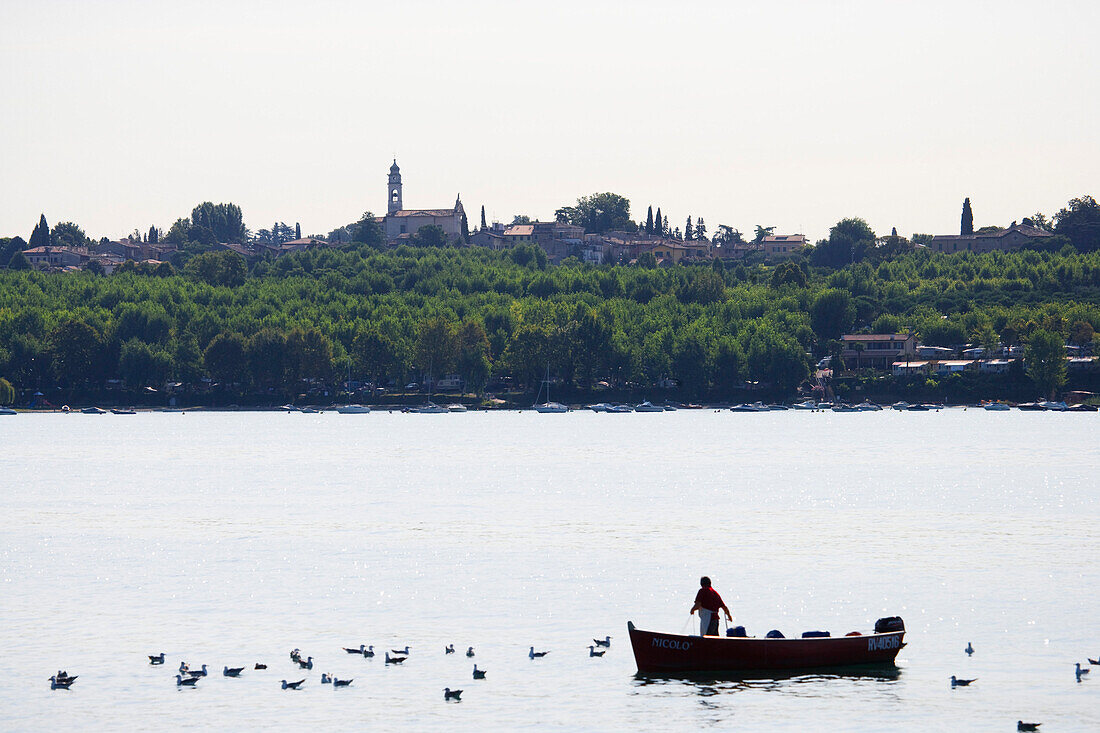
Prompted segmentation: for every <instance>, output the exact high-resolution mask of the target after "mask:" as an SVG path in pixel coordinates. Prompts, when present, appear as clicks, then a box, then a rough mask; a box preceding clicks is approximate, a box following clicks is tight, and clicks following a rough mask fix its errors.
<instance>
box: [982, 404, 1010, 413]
mask: <svg viewBox="0 0 1100 733" xmlns="http://www.w3.org/2000/svg"><path fill="white" fill-rule="evenodd" d="M982 409H983V410H989V411H990V412H1008V411H1009V410H1011V409H1012V408H1011V407H1009V406H1008V403H1007V402H987V403H986V404H984V405H982Z"/></svg>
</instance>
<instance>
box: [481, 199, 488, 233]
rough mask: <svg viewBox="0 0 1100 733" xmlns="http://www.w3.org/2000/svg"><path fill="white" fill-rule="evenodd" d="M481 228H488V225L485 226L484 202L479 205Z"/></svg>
mask: <svg viewBox="0 0 1100 733" xmlns="http://www.w3.org/2000/svg"><path fill="white" fill-rule="evenodd" d="M481 228H482V229H483V230H484V229H488V228H489V227H487V226H485V204H482V205H481Z"/></svg>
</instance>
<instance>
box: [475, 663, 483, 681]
mask: <svg viewBox="0 0 1100 733" xmlns="http://www.w3.org/2000/svg"><path fill="white" fill-rule="evenodd" d="M474 679H475V680H483V679H485V670H484V669H478V668H477V665H476V664H475V665H474Z"/></svg>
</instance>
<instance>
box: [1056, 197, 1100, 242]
mask: <svg viewBox="0 0 1100 733" xmlns="http://www.w3.org/2000/svg"><path fill="white" fill-rule="evenodd" d="M1054 218H1055V220H1056V221H1057V224H1056V225H1055V227H1054V232H1055V234H1061V235H1063V236H1065V237H1066V238H1068V239H1069V241H1070V242H1072V243H1073V246H1074V247H1076V248H1077V249H1078V250H1080V251H1081V252H1095V251H1097V250H1100V204H1098V203H1096V199H1094V198H1093V197H1092V196H1081V197H1080V198H1075V199H1071V200H1070V202H1069V203H1068V204H1067V205H1066V206H1065V208H1063V209H1062V210H1061V211H1059V212H1058V213H1057V214H1056V215H1055V217H1054Z"/></svg>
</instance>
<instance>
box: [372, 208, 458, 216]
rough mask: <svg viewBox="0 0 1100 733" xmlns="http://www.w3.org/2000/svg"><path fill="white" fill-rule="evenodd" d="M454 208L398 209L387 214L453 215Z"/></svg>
mask: <svg viewBox="0 0 1100 733" xmlns="http://www.w3.org/2000/svg"><path fill="white" fill-rule="evenodd" d="M454 215H455V210H454V209H398V210H397V211H394V212H392V213H390V214H388V216H397V217H404V216H454Z"/></svg>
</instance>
